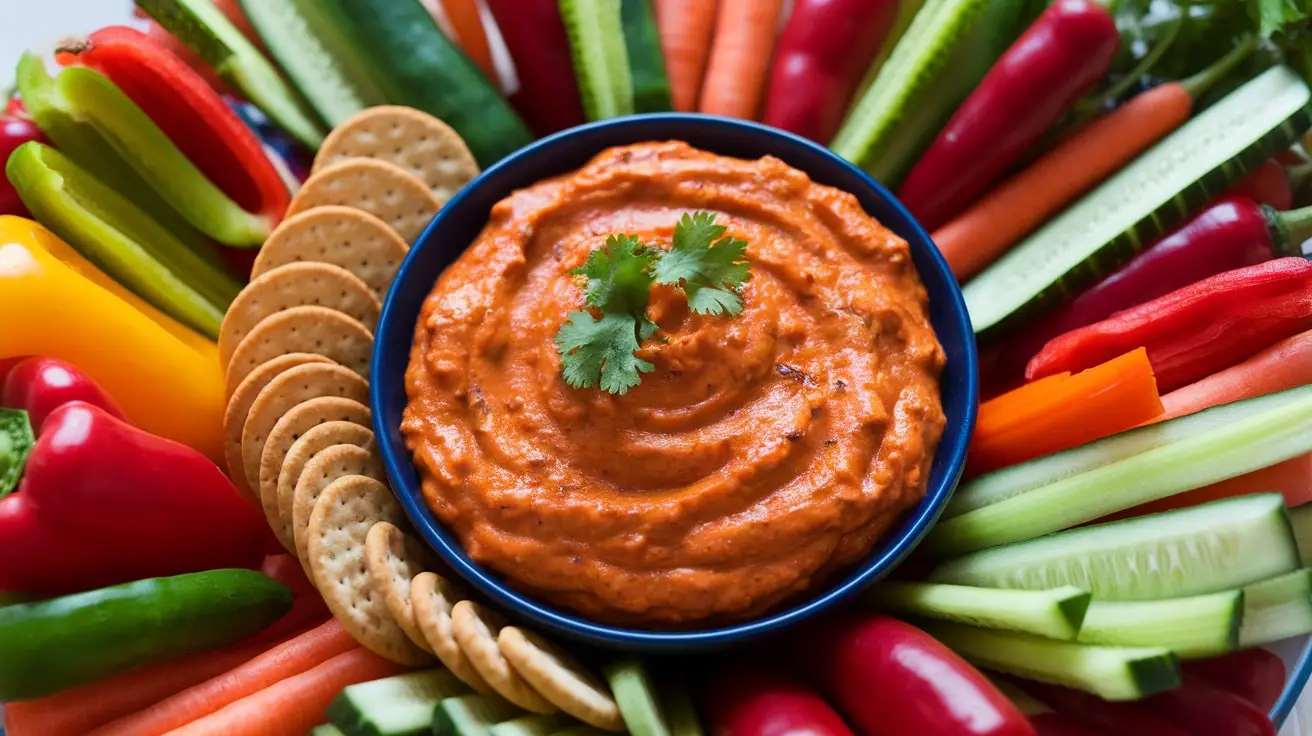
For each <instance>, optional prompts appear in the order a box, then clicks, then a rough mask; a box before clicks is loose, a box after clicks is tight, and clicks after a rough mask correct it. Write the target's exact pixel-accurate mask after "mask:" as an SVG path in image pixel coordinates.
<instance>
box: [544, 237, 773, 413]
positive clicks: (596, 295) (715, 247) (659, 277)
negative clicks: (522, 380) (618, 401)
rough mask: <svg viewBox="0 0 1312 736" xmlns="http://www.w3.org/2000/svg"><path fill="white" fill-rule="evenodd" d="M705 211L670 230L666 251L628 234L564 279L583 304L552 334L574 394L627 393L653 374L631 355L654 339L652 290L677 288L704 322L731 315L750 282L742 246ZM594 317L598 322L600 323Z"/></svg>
mask: <svg viewBox="0 0 1312 736" xmlns="http://www.w3.org/2000/svg"><path fill="white" fill-rule="evenodd" d="M725 232H726V230H725V228H724V226H722V225H716V224H715V215H714V214H713V213H710V212H696V213H692V214H685V215H684V216H683V217H682V218H680V220H679V222H678V223H677V224H676V225H675V226H674V241H673V243H672V245H671V247H670V249H669V250H668V251H665V250H660V249H658V248H652V247H649V246H647V245H644V244H643V243H642V242H641V241H639V240H638V238H637V237H635V236H633V235H611V236H610V237H608V238H606V243H605V245H603V246H602V247H600V248H598V249H596V250H594V251H592V252H591V253H589V254H588V258H587V260H586V261H584V262H583V265H582V266H579V267H578V268H576V269H574V270H573V271H571V272H570V273H572V274H574V275H577V276H583V277H585V278H586V283H585V284H584V288H583V302H584V304H586V305H587V306H588V307H590V308H591V309H590V310H589V309H581V310H578V311H575V312H570V314H569V315H568V316H567V318H566V321H565V323H564V324H562V325H561V326H560V330H559V331H557V332H556V340H555V342H556V350H557V351H558V352H559V353H560V367H561V374H562V376H563V377H564V379H565V382H566V383H568V384H569V385H570V386H572V387H574V388H592V387H593V386H600V387H601V390H602V391H605V392H607V393H611V394H625V393H627V392H628V390H629V389H631V388H633V387H634V386H637V385H638V384H639V383H640V382H641V381H642V374H643V373H650V372H651V371H653V370H655V367H654V366H653V365H652V364H651V363H649V362H647V361H645V360H642V359H641V358H639V357H638V356H637V355H636V354H635V353H636V352H637V350H638V348H639V347H641V345H642V342H643V341H644V340H647V339H648V338H650V337H652V336H653V335H654V334H656V330H657V327H656V323H655V322H652V321H651V319H650V318H649V317H648V316H647V304H648V302H649V301H650V300H651V287H652V285H653V284H665V285H669V286H673V287H676V288H680V289H682V290H683V292H684V295H685V296H686V297H687V299H688V308H689V309H691V310H692V311H693V312H695V313H697V314H703V315H724V314H727V315H730V316H732V315H737V314H739V313H740V312H742V310H743V300H742V297H741V296H740V295H739V294H738V290H739V288H740V287H741V286H742V285H743V283H744V282H746V281H747V279H748V278H749V277H750V275H751V274H750V273H749V272H748V268H749V266H748V264H747V262H746V261H745V260H744V257H745V253H746V248H747V242H746V241H744V240H740V239H738V238H733V237H728V236H726V235H725ZM598 314H599V315H600V316H598Z"/></svg>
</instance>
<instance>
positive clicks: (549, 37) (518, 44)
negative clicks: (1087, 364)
mask: <svg viewBox="0 0 1312 736" xmlns="http://www.w3.org/2000/svg"><path fill="white" fill-rule="evenodd" d="M487 9H488V10H490V11H492V17H493V18H495V19H496V22H497V28H498V29H499V30H500V31H501V38H502V40H504V41H505V42H506V50H507V51H509V52H510V58H511V59H512V60H513V61H514V62H515V75H516V76H517V77H519V89H518V90H516V91H515V94H513V95H511V96H510V104H512V105H514V107H515V109H516V110H518V111H519V114H520V115H522V116H524V121H525V122H526V123H528V126H529V128H531V129H532V130H533V132H534V133H535V134H537V135H540V136H542V135H550V134H551V133H555V132H556V131H558V130H564V129H565V128H572V127H574V126H575V125H582V124H583V102H582V101H581V100H580V99H579V87H578V84H577V83H576V82H575V81H574V62H573V61H572V59H571V58H570V51H569V38H568V36H566V35H565V23H564V22H563V21H562V20H561V19H560V9H559V8H558V7H557V4H556V0H487Z"/></svg>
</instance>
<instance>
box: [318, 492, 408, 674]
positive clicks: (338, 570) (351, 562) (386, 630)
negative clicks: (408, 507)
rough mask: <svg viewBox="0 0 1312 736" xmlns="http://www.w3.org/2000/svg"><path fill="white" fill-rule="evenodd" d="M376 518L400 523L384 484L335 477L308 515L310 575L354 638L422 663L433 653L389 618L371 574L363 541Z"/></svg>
mask: <svg viewBox="0 0 1312 736" xmlns="http://www.w3.org/2000/svg"><path fill="white" fill-rule="evenodd" d="M380 521H387V522H391V523H394V524H399V523H401V508H400V507H399V506H398V505H397V503H396V499H394V498H392V493H391V491H389V490H387V486H384V485H383V484H382V483H380V482H378V481H376V480H374V479H373V478H366V477H364V476H359V475H352V476H346V477H344V478H338V479H337V480H336V481H335V482H334V483H333V484H332V485H330V486H329V487H328V488H326V489H325V490H324V493H323V495H322V496H321V497H320V498H319V504H318V505H317V506H316V507H315V509H314V513H313V514H311V515H310V532H309V535H308V536H309V542H310V543H309V548H308V549H309V563H310V565H309V567H310V574H311V576H312V579H313V580H314V584H315V586H316V587H317V588H318V589H319V592H320V594H321V595H322V596H323V599H324V602H325V603H327V604H328V610H329V611H331V612H332V614H333V616H334V617H335V618H336V619H337V620H338V621H340V622H341V624H342V627H343V628H345V629H346V630H347V632H349V633H350V634H351V636H352V637H354V638H355V640H356V641H358V642H360V644H362V645H363V646H365V647H366V648H368V649H369V650H370V651H373V652H374V653H376V654H378V655H380V656H382V657H386V658H387V659H390V660H392V661H393V662H397V663H400V664H404V665H415V666H418V665H424V664H427V663H429V662H431V661H432V657H431V655H429V654H428V653H426V652H424V650H422V649H420V648H419V647H417V646H415V645H414V642H412V641H410V638H409V637H407V636H406V635H405V632H404V631H402V630H401V627H400V626H398V625H397V623H396V621H394V620H392V617H391V615H390V614H389V613H388V612H387V606H386V605H384V604H383V599H382V596H379V595H377V594H375V593H374V591H373V587H372V583H371V581H370V578H369V570H368V567H367V565H366V564H365V539H366V537H367V536H368V534H369V530H370V529H371V528H373V526H374V524H376V523H378V522H380Z"/></svg>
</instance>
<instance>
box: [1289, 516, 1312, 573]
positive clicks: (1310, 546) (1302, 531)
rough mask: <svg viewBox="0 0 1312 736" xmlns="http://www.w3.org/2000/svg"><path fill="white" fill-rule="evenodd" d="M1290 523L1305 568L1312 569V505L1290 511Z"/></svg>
mask: <svg viewBox="0 0 1312 736" xmlns="http://www.w3.org/2000/svg"><path fill="white" fill-rule="evenodd" d="M1289 523H1290V525H1291V526H1293V528H1294V541H1295V543H1297V544H1298V556H1299V558H1300V559H1302V560H1303V567H1312V503H1305V504H1303V505H1302V506H1299V507H1298V508H1293V509H1290V510H1289Z"/></svg>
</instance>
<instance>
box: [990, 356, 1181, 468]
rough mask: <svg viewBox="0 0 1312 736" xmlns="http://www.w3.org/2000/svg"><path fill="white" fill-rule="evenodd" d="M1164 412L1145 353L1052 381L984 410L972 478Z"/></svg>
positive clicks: (1023, 389)
mask: <svg viewBox="0 0 1312 736" xmlns="http://www.w3.org/2000/svg"><path fill="white" fill-rule="evenodd" d="M1161 412H1162V402H1161V399H1160V398H1159V397H1158V395H1157V382H1156V381H1155V380H1154V379H1153V369H1152V364H1151V363H1149V362H1148V352H1147V351H1146V350H1144V349H1143V348H1139V349H1138V350H1133V351H1131V352H1128V353H1126V354H1125V355H1122V356H1120V357H1119V358H1114V359H1112V360H1109V361H1107V362H1106V363H1103V364H1101V365H1097V366H1094V367H1093V368H1090V369H1088V370H1086V371H1081V372H1079V373H1076V374H1075V375H1073V376H1051V377H1049V379H1047V380H1042V381H1035V382H1034V383H1031V384H1028V385H1026V386H1022V387H1020V388H1018V389H1016V390H1015V391H1011V392H1009V393H1006V394H1003V395H1002V396H999V397H998V398H996V399H993V400H991V401H988V402H986V403H984V404H983V405H981V406H980V408H979V419H978V421H977V422H976V424H975V434H974V436H973V437H972V438H971V445H970V454H969V456H968V465H967V468H968V473H969V474H971V475H978V474H979V473H986V472H988V471H990V470H995V469H997V468H1001V467H1005V466H1008V465H1014V464H1016V463H1020V462H1024V461H1026V460H1030V459H1032V458H1036V457H1039V456H1040V455H1047V454H1049V453H1053V452H1058V451H1060V450H1065V449H1068V448H1071V447H1075V446H1076V445H1082V444H1084V443H1086V442H1092V441H1093V440H1096V439H1099V438H1102V437H1106V436H1107V435H1110V434H1115V433H1116V432H1120V431H1122V430H1126V429H1130V428H1131V427H1136V426H1138V425H1140V424H1142V423H1143V422H1145V421H1147V420H1148V419H1151V418H1153V417H1155V416H1157V415H1158V414H1161Z"/></svg>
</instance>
